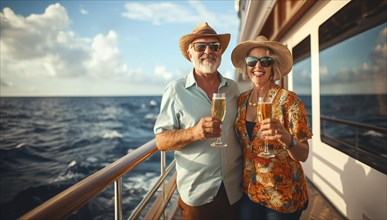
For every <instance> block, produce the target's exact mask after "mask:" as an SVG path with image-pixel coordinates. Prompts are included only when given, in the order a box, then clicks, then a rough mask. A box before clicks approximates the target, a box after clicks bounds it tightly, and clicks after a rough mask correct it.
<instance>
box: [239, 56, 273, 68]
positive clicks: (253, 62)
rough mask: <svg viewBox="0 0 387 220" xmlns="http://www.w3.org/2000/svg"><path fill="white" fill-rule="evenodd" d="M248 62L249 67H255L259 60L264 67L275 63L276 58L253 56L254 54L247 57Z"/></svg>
mask: <svg viewBox="0 0 387 220" xmlns="http://www.w3.org/2000/svg"><path fill="white" fill-rule="evenodd" d="M245 60H246V64H247V66H249V67H255V66H256V65H257V63H258V62H260V63H261V65H262V66H263V67H269V66H271V65H272V64H273V62H274V60H273V58H271V57H261V58H258V57H253V56H248V57H246V58H245Z"/></svg>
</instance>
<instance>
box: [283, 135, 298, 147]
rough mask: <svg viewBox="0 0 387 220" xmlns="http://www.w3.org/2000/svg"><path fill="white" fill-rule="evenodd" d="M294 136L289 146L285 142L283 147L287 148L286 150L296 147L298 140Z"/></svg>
mask: <svg viewBox="0 0 387 220" xmlns="http://www.w3.org/2000/svg"><path fill="white" fill-rule="evenodd" d="M291 136H292V139H291V140H290V144H289V146H287V145H286V144H283V145H282V147H283V148H284V149H285V150H289V149H290V148H292V147H294V146H295V145H296V144H297V140H296V139H295V138H294V137H293V135H291Z"/></svg>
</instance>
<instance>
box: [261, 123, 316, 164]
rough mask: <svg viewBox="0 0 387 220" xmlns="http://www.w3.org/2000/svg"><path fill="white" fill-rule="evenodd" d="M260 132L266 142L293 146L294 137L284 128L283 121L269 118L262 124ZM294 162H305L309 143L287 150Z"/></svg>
mask: <svg viewBox="0 0 387 220" xmlns="http://www.w3.org/2000/svg"><path fill="white" fill-rule="evenodd" d="M260 126H261V127H260V132H261V135H262V137H263V139H264V140H278V141H279V142H280V143H281V144H282V145H285V146H291V142H292V139H293V138H295V137H292V135H291V134H290V133H289V131H288V130H287V129H286V128H285V127H284V126H283V124H282V123H281V121H279V120H278V119H275V118H267V119H265V120H262V121H261V122H260ZM287 151H288V153H289V155H290V157H291V158H292V159H293V160H297V161H302V162H305V161H306V160H307V159H308V155H309V144H308V142H307V141H304V142H299V141H297V140H296V143H295V144H294V145H293V146H292V147H291V148H288V149H287Z"/></svg>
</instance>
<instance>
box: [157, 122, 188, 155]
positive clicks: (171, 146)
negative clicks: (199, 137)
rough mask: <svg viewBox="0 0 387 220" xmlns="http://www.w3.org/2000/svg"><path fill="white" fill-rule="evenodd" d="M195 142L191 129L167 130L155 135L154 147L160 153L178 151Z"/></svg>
mask: <svg viewBox="0 0 387 220" xmlns="http://www.w3.org/2000/svg"><path fill="white" fill-rule="evenodd" d="M193 141H195V137H194V132H193V128H188V129H184V130H169V131H164V132H162V133H159V134H157V135H156V145H157V148H158V149H159V150H161V151H169V150H180V149H182V148H184V147H185V146H187V145H188V144H190V143H192V142H193Z"/></svg>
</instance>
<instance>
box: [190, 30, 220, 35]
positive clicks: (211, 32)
mask: <svg viewBox="0 0 387 220" xmlns="http://www.w3.org/2000/svg"><path fill="white" fill-rule="evenodd" d="M194 34H197V35H201V34H215V35H216V32H215V31H214V30H211V29H204V30H200V31H198V32H196V33H194Z"/></svg>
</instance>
